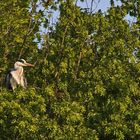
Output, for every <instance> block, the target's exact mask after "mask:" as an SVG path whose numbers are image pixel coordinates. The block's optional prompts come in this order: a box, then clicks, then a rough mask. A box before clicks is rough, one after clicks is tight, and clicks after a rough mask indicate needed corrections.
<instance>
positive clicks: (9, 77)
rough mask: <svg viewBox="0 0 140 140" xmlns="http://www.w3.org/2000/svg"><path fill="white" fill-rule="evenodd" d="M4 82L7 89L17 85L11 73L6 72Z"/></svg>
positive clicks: (12, 88)
mask: <svg viewBox="0 0 140 140" xmlns="http://www.w3.org/2000/svg"><path fill="white" fill-rule="evenodd" d="M5 84H6V87H7V89H9V90H14V89H15V88H16V87H17V83H16V81H15V80H14V78H13V77H12V75H11V73H8V74H7V75H6V78H5Z"/></svg>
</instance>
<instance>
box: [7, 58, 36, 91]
mask: <svg viewBox="0 0 140 140" xmlns="http://www.w3.org/2000/svg"><path fill="white" fill-rule="evenodd" d="M24 66H30V67H33V66H34V65H33V64H30V63H27V62H26V61H25V60H24V59H20V60H18V61H17V62H16V63H15V64H14V68H13V69H11V70H10V71H9V73H8V74H7V76H6V79H5V82H6V87H7V88H8V89H9V90H12V91H14V90H15V89H16V88H17V86H18V85H20V86H21V87H23V88H24V89H26V88H27V81H26V78H25V76H24V69H23V67H24Z"/></svg>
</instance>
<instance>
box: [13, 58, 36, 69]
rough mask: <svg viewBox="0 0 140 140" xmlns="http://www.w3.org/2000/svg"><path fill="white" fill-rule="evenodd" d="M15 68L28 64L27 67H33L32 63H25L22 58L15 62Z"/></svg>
mask: <svg viewBox="0 0 140 140" xmlns="http://www.w3.org/2000/svg"><path fill="white" fill-rule="evenodd" d="M14 66H15V68H18V67H24V66H29V67H33V66H34V65H33V64H30V63H27V62H26V61H25V60H24V59H20V60H18V61H17V62H16V63H15V65H14Z"/></svg>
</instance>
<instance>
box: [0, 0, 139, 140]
mask: <svg viewBox="0 0 140 140" xmlns="http://www.w3.org/2000/svg"><path fill="white" fill-rule="evenodd" d="M14 2H15V5H16V6H15V7H14ZM40 2H41V3H40V4H41V5H42V8H41V9H38V8H37V5H38V2H37V1H25V2H17V1H15V0H12V2H11V1H7V2H6V3H0V5H1V7H2V8H1V9H2V11H4V9H5V7H8V6H10V5H11V3H12V6H11V8H9V9H10V11H12V10H11V9H13V15H16V16H13V15H12V14H11V16H10V17H11V18H10V22H12V21H15V22H13V24H12V25H11V24H9V22H8V21H7V20H8V18H7V17H8V16H9V15H8V13H5V12H3V14H2V15H1V18H2V20H1V22H0V25H1V26H2V29H3V30H2V34H1V35H0V37H2V38H3V39H2V40H1V46H2V49H1V50H2V51H1V52H0V55H1V56H2V55H3V54H5V55H6V56H8V59H12V58H13V54H16V55H15V56H16V57H15V56H14V58H13V59H16V58H17V57H19V55H21V56H25V57H26V58H30V59H31V60H34V61H36V58H37V62H36V67H35V68H34V69H33V70H32V71H30V72H29V73H27V78H28V80H29V83H30V86H29V88H28V90H26V91H25V90H22V89H20V88H19V89H17V91H15V92H14V93H11V92H9V91H7V90H5V89H2V91H1V92H0V139H95V140H98V139H122V140H123V139H139V138H140V135H139V134H140V127H139V122H140V115H139V114H140V109H139V100H140V94H139V91H140V89H139V73H140V69H139V44H140V41H139V23H138V22H135V23H132V24H131V25H130V24H129V22H128V21H127V20H125V16H126V15H127V14H128V13H130V12H131V10H132V11H133V8H132V7H131V10H130V3H126V2H125V1H121V2H122V5H121V6H115V5H114V1H111V7H110V8H108V10H107V12H106V13H102V11H101V10H99V11H98V12H95V13H92V12H91V11H89V10H88V9H81V8H80V7H78V6H77V5H76V4H75V2H74V1H72V0H68V1H60V0H59V1H40ZM135 3H138V1H135ZM9 4H10V5H9ZM91 4H93V1H92V3H91ZM128 5H129V6H128ZM17 6H19V7H20V8H19V9H22V8H23V9H22V10H25V9H26V10H25V11H26V12H27V13H26V14H24V15H23V11H22V10H18V9H17ZM133 6H136V4H134V5H133ZM137 6H138V5H137ZM57 8H58V10H59V11H60V15H59V18H58V21H57V23H56V24H55V25H52V24H51V22H50V21H51V15H50V14H47V12H49V11H53V10H57ZM27 9H28V10H27ZM91 9H92V8H91ZM135 9H136V11H135V13H136V14H135V15H134V16H136V18H137V21H138V18H139V16H138V14H137V13H138V10H139V9H138V8H135ZM17 15H18V16H17ZM22 15H23V17H22ZM22 20H23V21H22ZM21 21H22V22H21ZM27 21H28V22H27ZM30 22H31V25H30ZM29 25H30V26H31V28H29ZM7 27H8V28H7ZM10 27H12V28H16V29H17V30H12V31H10V32H9V30H7V29H9V28H10ZM28 28H29V29H28ZM39 28H41V29H42V28H43V29H44V28H45V29H46V30H47V31H48V32H46V33H44V34H43V35H42V32H40V31H39ZM7 31H8V32H7ZM7 33H8V34H10V36H9V38H6V39H4V37H5V36H8V34H7ZM27 33H30V34H27ZM22 36H25V37H26V38H24V39H25V40H24V39H23V40H22V41H21V42H18V41H17V40H16V37H17V38H22ZM35 38H36V41H35ZM11 40H12V41H11ZM4 42H6V44H4ZM10 43H11V44H13V45H14V46H15V47H16V49H17V51H16V52H13V53H12V55H11V53H10V51H11V50H13V48H10V47H9V45H10ZM23 44H24V45H23ZM29 44H30V47H29V48H28V45H29ZM37 44H38V45H41V48H36V47H37ZM4 45H7V49H6V48H5V46H4ZM34 45H35V46H36V47H35V48H34ZM29 50H32V51H29ZM6 51H7V54H6ZM2 52H3V53H2ZM8 59H7V58H6V57H3V59H2V60H0V64H2V62H7V63H8V64H9V65H11V64H10V62H9V61H8ZM1 66H2V65H1ZM3 66H4V70H6V69H7V68H8V67H6V66H5V65H4V64H3ZM1 74H4V72H3V71H2V73H1Z"/></svg>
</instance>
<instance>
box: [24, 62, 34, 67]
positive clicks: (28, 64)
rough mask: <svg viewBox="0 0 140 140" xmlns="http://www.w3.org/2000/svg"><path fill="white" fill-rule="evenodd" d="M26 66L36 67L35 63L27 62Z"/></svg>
mask: <svg viewBox="0 0 140 140" xmlns="http://www.w3.org/2000/svg"><path fill="white" fill-rule="evenodd" d="M26 66H29V67H34V65H33V64H30V63H26Z"/></svg>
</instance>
